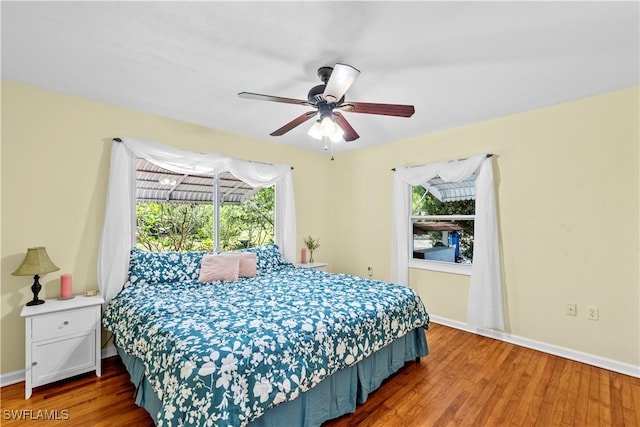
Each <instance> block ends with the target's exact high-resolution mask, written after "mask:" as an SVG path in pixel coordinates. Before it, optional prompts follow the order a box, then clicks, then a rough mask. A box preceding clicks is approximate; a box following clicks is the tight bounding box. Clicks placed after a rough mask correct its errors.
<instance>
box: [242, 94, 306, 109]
mask: <svg viewBox="0 0 640 427" xmlns="http://www.w3.org/2000/svg"><path fill="white" fill-rule="evenodd" d="M238 96H239V97H240V98H245V99H254V100H256V101H271V102H283V103H285V104H299V105H308V106H310V107H313V106H314V104H312V103H311V102H309V101H304V100H302V99H294V98H283V97H281V96H272V95H261V94H259V93H251V92H240V93H239V94H238Z"/></svg>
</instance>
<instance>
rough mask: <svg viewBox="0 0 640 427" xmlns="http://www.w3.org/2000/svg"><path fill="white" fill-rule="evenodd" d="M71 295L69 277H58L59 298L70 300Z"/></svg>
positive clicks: (67, 275) (64, 275)
mask: <svg viewBox="0 0 640 427" xmlns="http://www.w3.org/2000/svg"><path fill="white" fill-rule="evenodd" d="M72 296H73V294H72V293H71V275H70V274H63V275H62V276H60V298H63V299H67V298H71V297H72Z"/></svg>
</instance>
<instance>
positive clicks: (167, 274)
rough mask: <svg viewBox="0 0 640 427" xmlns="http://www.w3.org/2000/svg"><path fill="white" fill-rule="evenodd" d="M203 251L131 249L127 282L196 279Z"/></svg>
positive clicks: (168, 281) (166, 281) (167, 281)
mask: <svg viewBox="0 0 640 427" xmlns="http://www.w3.org/2000/svg"><path fill="white" fill-rule="evenodd" d="M205 254H207V252H205V251H190V252H147V251H143V250H141V249H137V248H133V249H131V256H130V258H129V282H131V284H133V285H135V284H138V283H161V282H165V283H170V282H182V281H189V280H197V279H198V272H199V270H200V263H201V261H202V257H203V256H204V255H205Z"/></svg>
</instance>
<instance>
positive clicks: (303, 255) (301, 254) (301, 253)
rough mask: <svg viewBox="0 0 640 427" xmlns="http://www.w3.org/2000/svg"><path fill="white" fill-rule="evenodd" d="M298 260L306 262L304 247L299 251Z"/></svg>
mask: <svg viewBox="0 0 640 427" xmlns="http://www.w3.org/2000/svg"><path fill="white" fill-rule="evenodd" d="M300 262H301V263H302V264H306V263H307V250H306V249H305V248H302V250H301V251H300Z"/></svg>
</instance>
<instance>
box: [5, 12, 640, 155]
mask: <svg viewBox="0 0 640 427" xmlns="http://www.w3.org/2000/svg"><path fill="white" fill-rule="evenodd" d="M0 12H1V14H2V78H3V79H7V80H13V81H17V82H22V83H26V84H30V85H34V86H38V87H43V88H47V89H51V90H55V91H60V92H64V93H69V94H73V95H78V96H82V97H86V98H90V99H95V100H99V101H103V102H107V103H110V104H114V105H118V106H122V107H128V108H132V109H135V110H140V111H145V112H149V113H154V114H158V115H161V116H166V117H171V118H174V119H178V120H183V121H186V122H191V123H195V124H199V125H202V126H206V127H210V128H216V129H221V130H226V131H229V132H233V133H237V134H242V135H248V136H251V137H255V138H261V139H264V140H269V141H274V142H279V143H283V144H290V145H294V146H299V147H302V148H306V149H311V150H317V151H322V144H321V143H320V142H319V141H316V140H313V139H311V138H310V137H309V136H307V134H306V132H307V130H308V128H309V127H310V126H311V123H312V122H307V123H305V124H303V125H301V126H299V127H298V128H296V129H294V130H293V131H291V132H289V133H288V134H286V135H284V136H280V137H271V136H269V133H271V132H272V131H274V130H275V129H278V128H279V127H280V126H282V125H284V124H285V123H287V122H289V121H290V120H292V119H293V118H294V117H297V116H298V115H300V114H302V113H304V112H305V111H308V110H309V107H302V106H298V105H290V104H279V103H271V102H261V101H253V100H247V99H240V98H238V96H237V93H238V92H241V91H248V92H257V93H262V94H267V95H276V96H282V97H289V98H297V99H306V95H307V92H308V91H309V89H310V88H311V87H313V86H315V85H317V84H320V80H319V79H318V77H317V74H316V72H317V69H318V68H319V67H321V66H325V65H333V64H335V63H336V62H342V63H346V64H350V65H352V66H354V67H356V68H358V69H359V70H360V71H361V74H360V77H359V78H358V79H357V80H356V82H355V83H354V84H353V86H352V87H351V89H350V90H349V91H348V92H347V95H346V98H347V101H349V100H351V101H360V102H380V103H395V104H412V105H415V109H416V113H415V114H414V115H413V117H411V118H408V119H407V118H397V117H386V116H374V115H365V114H356V113H344V115H345V117H346V118H347V120H348V121H349V122H350V123H351V125H352V126H353V127H354V128H355V130H356V131H357V132H358V133H359V134H360V139H358V140H356V141H354V142H350V143H341V144H339V145H338V146H337V147H335V151H336V152H342V151H346V150H351V149H359V148H363V147H367V146H373V145H376V144H384V143H387V142H391V141H396V140H399V139H403V138H408V137H412V136H417V135H423V134H428V133H431V132H435V131H439V130H443V129H448V128H453V127H458V126H461V125H465V124H469V123H473V122H478V121H482V120H487V119H492V118H496V117H501V116H506V115H510V114H514V113H518V112H524V111H528V110H532V109H535V108H540V107H544V106H548V105H552V104H557V103H561V102H565V101H570V100H574V99H578V98H582V97H586V96H591V95H596V94H600V93H604V92H608V91H612V90H617V89H622V88H627V87H632V86H637V85H638V84H639V74H640V72H639V55H640V54H639V51H640V49H639V3H638V2H637V1H628V2H618V3H614V2H609V1H603V2H577V1H571V2H480V1H472V2H459V1H453V2H452V1H449V2H426V1H425V2H415V1H414V2H395V1H388V2H380V1H376V2H356V1H320V2H315V1H311V2H242V1H240V2H238V1H235V2H50V1H46V2H8V1H2V3H1V9H0ZM69 120H74V118H69ZM106 136H107V137H111V136H137V137H144V135H106Z"/></svg>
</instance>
